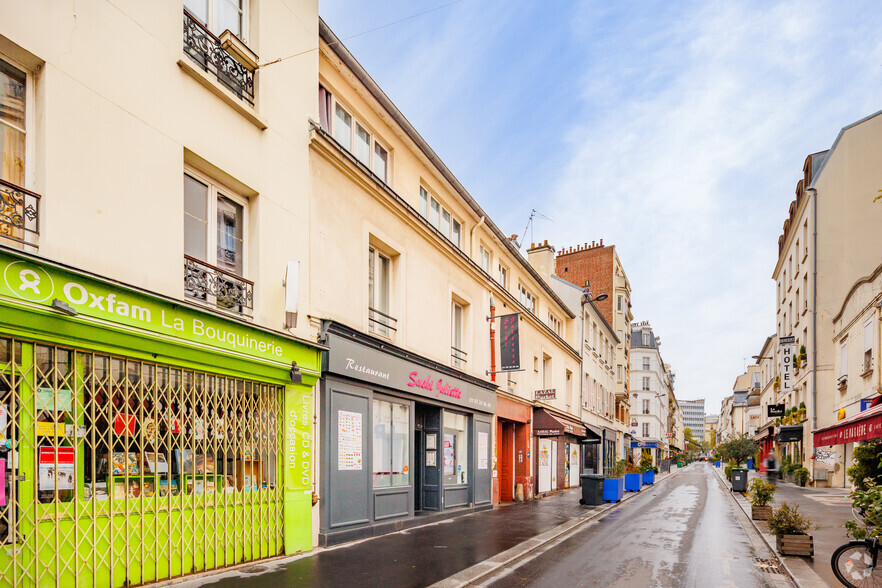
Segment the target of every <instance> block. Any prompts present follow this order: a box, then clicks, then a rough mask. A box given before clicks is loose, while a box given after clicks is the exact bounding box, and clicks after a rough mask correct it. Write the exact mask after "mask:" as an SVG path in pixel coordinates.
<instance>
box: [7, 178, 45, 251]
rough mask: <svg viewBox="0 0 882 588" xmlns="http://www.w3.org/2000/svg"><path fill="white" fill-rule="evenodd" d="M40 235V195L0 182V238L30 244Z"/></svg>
mask: <svg viewBox="0 0 882 588" xmlns="http://www.w3.org/2000/svg"><path fill="white" fill-rule="evenodd" d="M28 233H30V234H32V235H39V234H40V195H39V194H35V193H34V192H31V191H30V190H25V189H24V188H22V187H19V186H16V185H15V184H13V183H10V182H7V181H5V180H0V237H5V238H7V239H11V240H13V241H18V242H19V243H28V240H27V234H28Z"/></svg>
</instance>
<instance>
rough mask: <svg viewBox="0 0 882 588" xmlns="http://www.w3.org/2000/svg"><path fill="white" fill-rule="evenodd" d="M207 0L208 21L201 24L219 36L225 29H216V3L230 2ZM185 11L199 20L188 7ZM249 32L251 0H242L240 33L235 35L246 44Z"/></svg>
mask: <svg viewBox="0 0 882 588" xmlns="http://www.w3.org/2000/svg"><path fill="white" fill-rule="evenodd" d="M207 2H208V15H207V17H208V22H203V23H202V24H204V25H205V27H206V28H207V29H208V30H209V31H211V33H212V34H213V35H215V36H217V37H220V36H221V35H222V34H223V32H224V31H226V30H227V29H224V30H223V31H221V30H218V9H217V5H218V3H219V2H227V3H230V2H229V0H207ZM184 8H187V7H186V5H185V6H184ZM187 12H189V13H190V14H192V15H193V16H194V17H195V18H196V20H199V16H198V15H196V14H193V12H192V11H190V10H189V9H187ZM200 22H201V21H200ZM231 32H232V31H231ZM250 33H251V0H242V35H241V36H238V35H237V37H238V39H239V40H240V41H242V42H243V43H245V44H246V45H247V44H248V40H249V38H250V37H251V35H250Z"/></svg>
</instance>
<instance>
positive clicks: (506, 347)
mask: <svg viewBox="0 0 882 588" xmlns="http://www.w3.org/2000/svg"><path fill="white" fill-rule="evenodd" d="M518 316H519V315H516V314H507V315H504V316H501V317H499V322H500V325H499V330H500V338H499V359H500V363H501V367H502V370H503V371H505V370H518V369H521V351H520V334H519V332H518Z"/></svg>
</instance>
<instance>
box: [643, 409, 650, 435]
mask: <svg viewBox="0 0 882 588" xmlns="http://www.w3.org/2000/svg"><path fill="white" fill-rule="evenodd" d="M645 414H649V413H648V412H647V413H645ZM643 438H644V439H648V438H649V423H643Z"/></svg>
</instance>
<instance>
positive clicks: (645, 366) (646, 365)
mask: <svg viewBox="0 0 882 588" xmlns="http://www.w3.org/2000/svg"><path fill="white" fill-rule="evenodd" d="M643 369H644V370H647V371H649V358H648V357H644V358H643Z"/></svg>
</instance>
